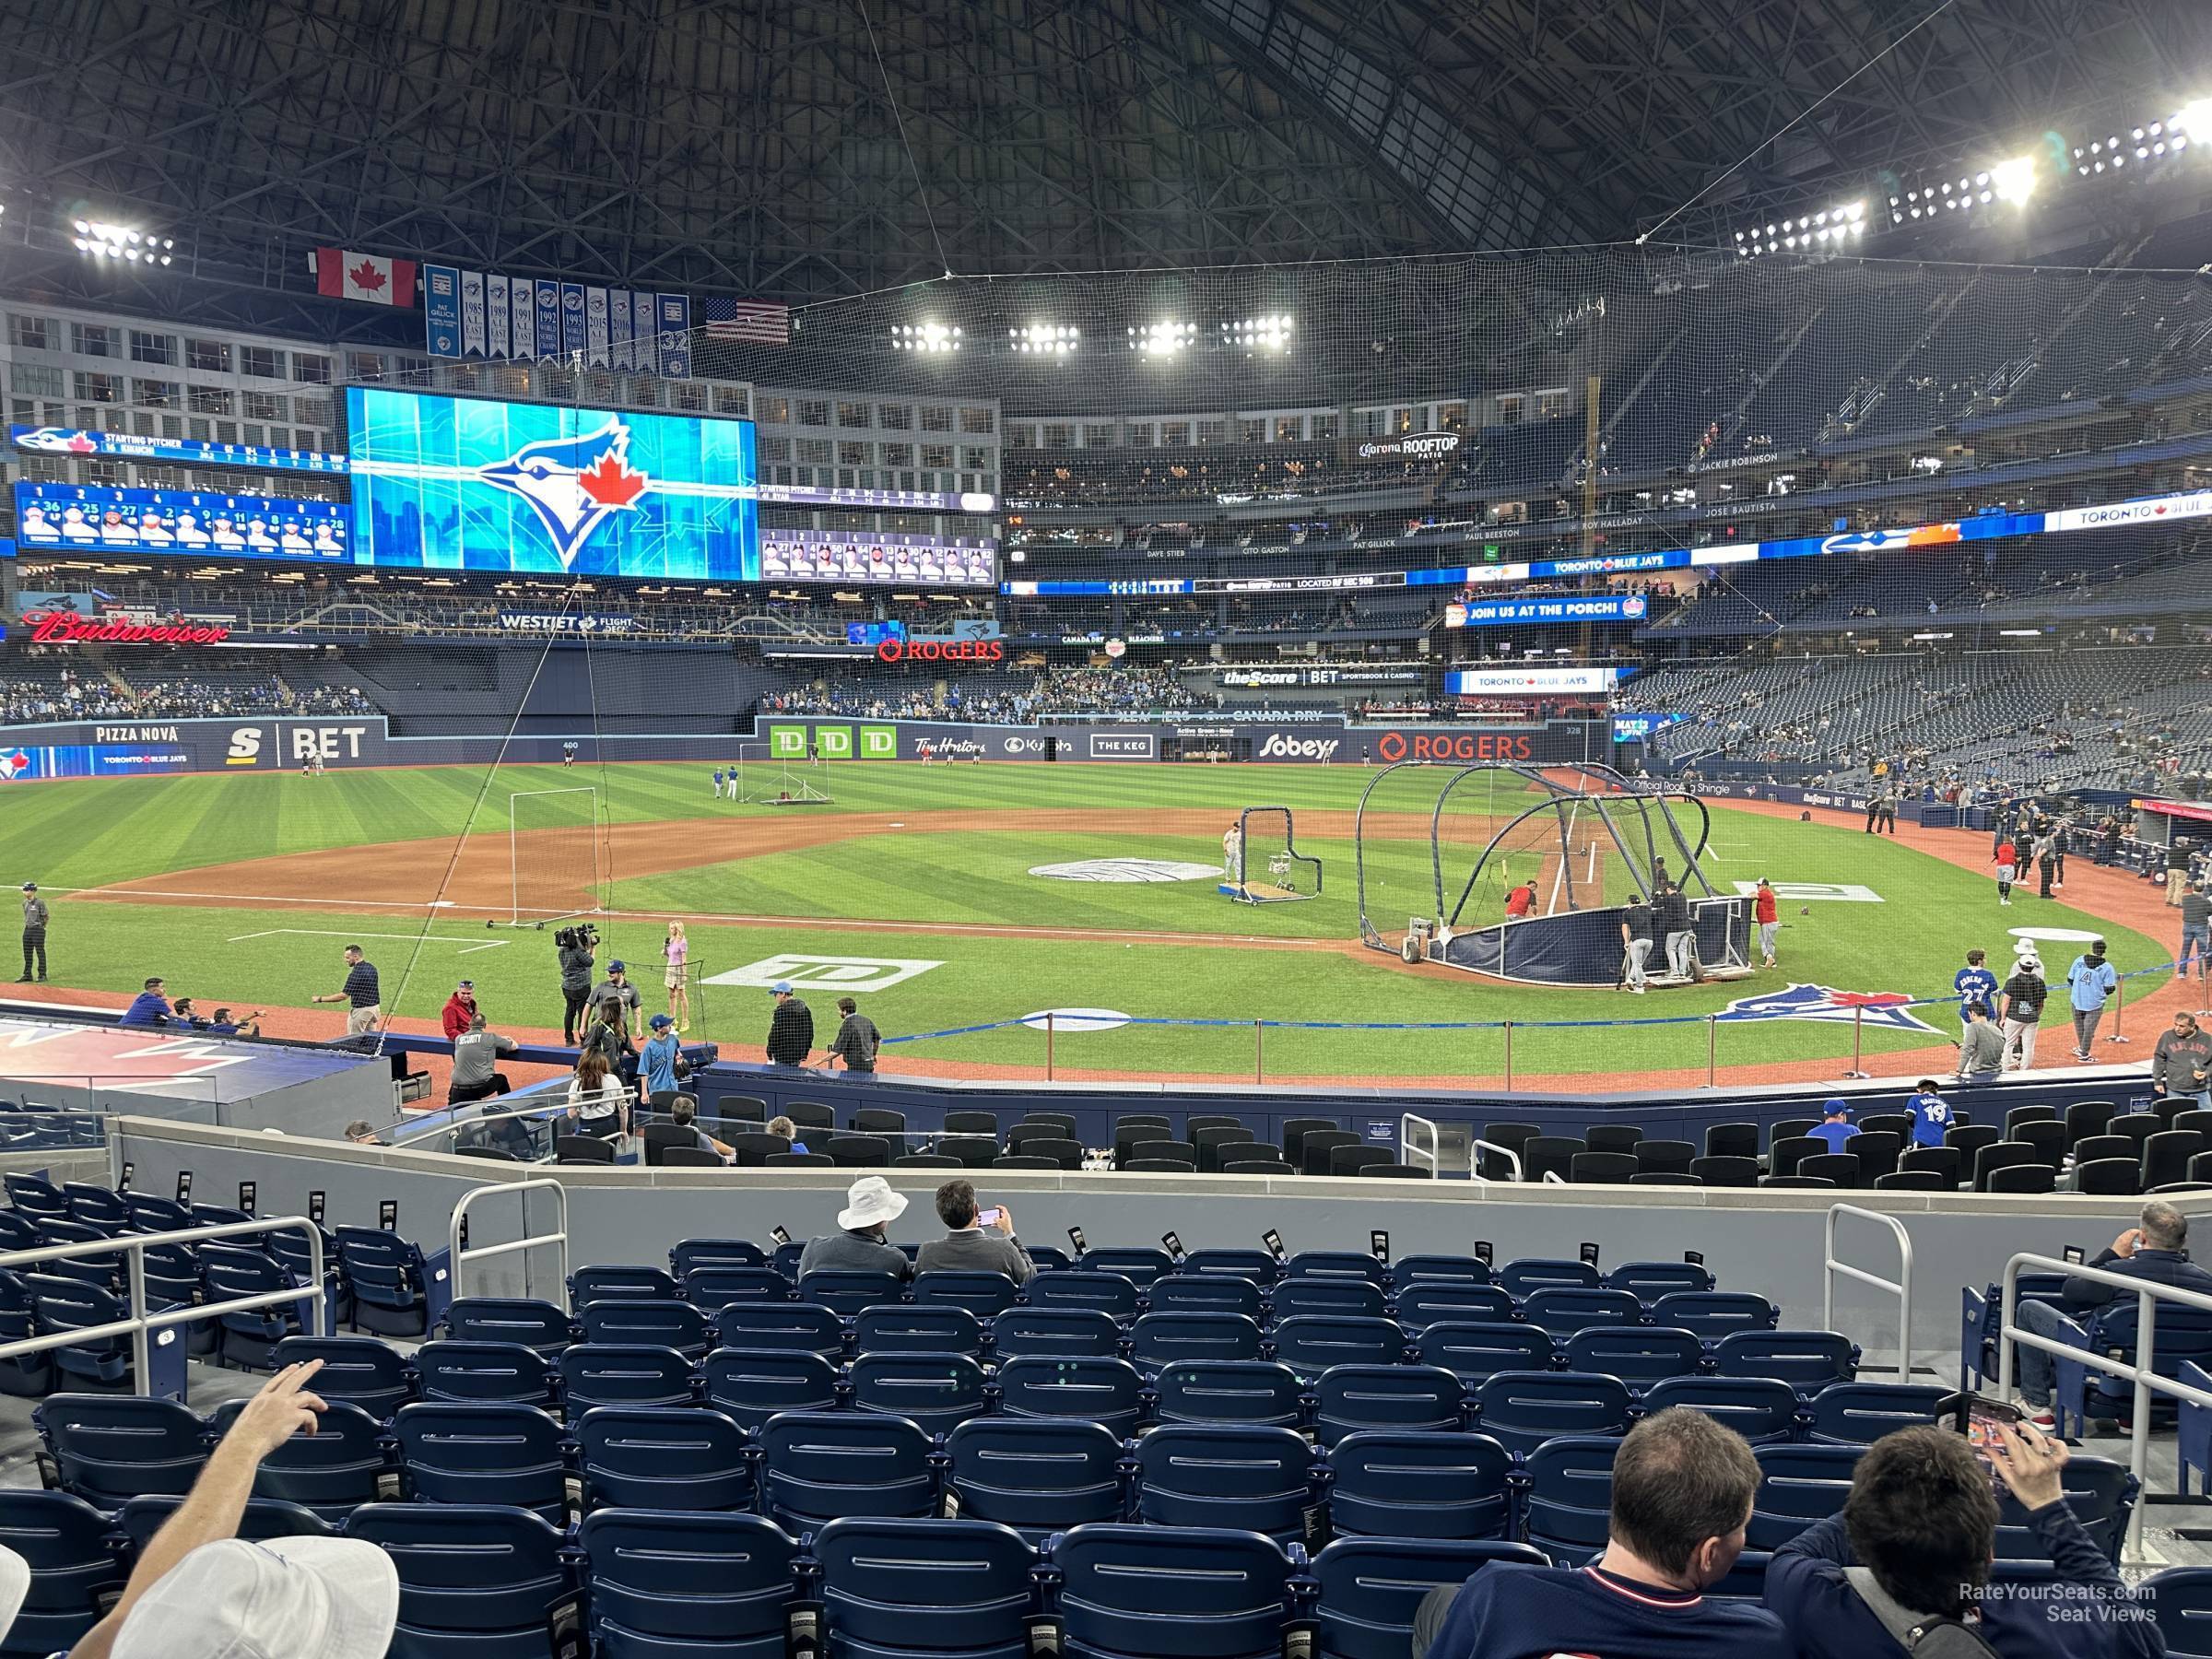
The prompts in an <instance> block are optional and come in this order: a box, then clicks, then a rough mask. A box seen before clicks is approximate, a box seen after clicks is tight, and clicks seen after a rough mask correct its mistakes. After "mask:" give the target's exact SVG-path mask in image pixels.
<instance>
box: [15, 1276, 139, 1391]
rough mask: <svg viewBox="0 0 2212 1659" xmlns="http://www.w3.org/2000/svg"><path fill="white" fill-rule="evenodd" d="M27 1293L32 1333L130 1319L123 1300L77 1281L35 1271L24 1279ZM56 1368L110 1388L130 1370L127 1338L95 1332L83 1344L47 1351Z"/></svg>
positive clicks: (88, 1327) (45, 1333)
mask: <svg viewBox="0 0 2212 1659" xmlns="http://www.w3.org/2000/svg"><path fill="white" fill-rule="evenodd" d="M24 1283H25V1285H26V1286H27V1287H28V1288H29V1294H30V1316H31V1332H32V1334H33V1335H39V1336H55V1335H61V1334H63V1333H64V1332H67V1331H83V1330H91V1329H95V1328H97V1327H99V1326H100V1325H106V1324H116V1323H117V1322H119V1321H121V1320H124V1319H127V1318H129V1317H130V1312H131V1311H130V1309H129V1307H128V1306H127V1305H126V1304H125V1303H124V1300H123V1298H121V1297H120V1296H116V1295H114V1294H112V1293H111V1292H109V1291H106V1290H101V1289H99V1288H96V1287H94V1286H91V1285H88V1284H86V1283H85V1282H84V1281H83V1280H82V1279H76V1278H65V1277H60V1276H58V1275H55V1274H48V1273H34V1274H31V1275H30V1276H29V1277H27V1278H26V1279H25V1280H24ZM46 1351H47V1352H48V1353H49V1354H50V1355H51V1356H52V1358H53V1365H54V1367H55V1369H56V1370H57V1371H61V1372H62V1373H63V1374H64V1375H65V1376H66V1377H69V1378H72V1379H75V1378H82V1379H84V1380H85V1381H86V1382H97V1383H100V1384H101V1385H102V1386H106V1387H112V1386H113V1385H115V1384H116V1383H119V1382H123V1381H124V1379H125V1378H126V1377H128V1376H129V1375H130V1374H131V1345H130V1340H129V1338H127V1337H123V1336H95V1337H88V1338H87V1339H86V1340H85V1341H83V1342H73V1343H69V1344H67V1345H65V1346H64V1347H56V1348H49V1349H48V1350H46Z"/></svg>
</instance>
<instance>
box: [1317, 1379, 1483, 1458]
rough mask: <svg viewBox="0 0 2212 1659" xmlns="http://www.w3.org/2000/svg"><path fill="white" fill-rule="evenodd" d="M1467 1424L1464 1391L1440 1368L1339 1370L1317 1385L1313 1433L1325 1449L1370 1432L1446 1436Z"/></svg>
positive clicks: (1457, 1380)
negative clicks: (1401, 1431) (1399, 1432)
mask: <svg viewBox="0 0 2212 1659" xmlns="http://www.w3.org/2000/svg"><path fill="white" fill-rule="evenodd" d="M1465 1420H1466V1391H1465V1386H1464V1385H1463V1384H1462V1383H1461V1382H1460V1380H1459V1378H1458V1377H1457V1376H1456V1375H1455V1374H1453V1372H1451V1371H1445V1370H1444V1369H1443V1368H1442V1367H1441V1366H1434V1365H1400V1364H1389V1365H1335V1366H1331V1367H1330V1368H1329V1369H1328V1370H1327V1371H1323V1372H1322V1373H1321V1375H1320V1376H1319V1377H1317V1378H1315V1379H1314V1380H1313V1432H1314V1436H1315V1438H1316V1439H1317V1440H1319V1441H1321V1443H1322V1445H1323V1446H1324V1447H1327V1446H1334V1445H1335V1443H1336V1442H1337V1441H1340V1440H1342V1439H1344V1438H1345V1437H1346V1436H1347V1435H1349V1434H1359V1433H1361V1432H1363V1431H1365V1430H1405V1431H1406V1432H1424V1433H1425V1432H1443V1431H1449V1430H1457V1429H1459V1428H1460V1426H1461V1425H1462V1424H1463V1423H1465Z"/></svg>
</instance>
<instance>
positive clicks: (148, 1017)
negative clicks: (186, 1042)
mask: <svg viewBox="0 0 2212 1659" xmlns="http://www.w3.org/2000/svg"><path fill="white" fill-rule="evenodd" d="M167 983H168V982H167V981H165V980H160V979H149V980H147V982H146V988H145V989H144V990H142V991H140V992H139V993H138V994H137V995H136V996H134V997H133V998H131V1006H129V1007H127V1008H125V1009H124V1011H123V1018H121V1019H119V1020H117V1021H116V1022H115V1023H116V1024H117V1025H126V1026H164V1025H167V1024H168V1023H169V1022H170V1019H171V1014H170V1011H169V997H168V996H167V994H165V987H166V985H167ZM315 1000H316V1001H317V1002H321V1001H322V1000H323V999H322V998H321V997H319V996H318V997H317V998H315Z"/></svg>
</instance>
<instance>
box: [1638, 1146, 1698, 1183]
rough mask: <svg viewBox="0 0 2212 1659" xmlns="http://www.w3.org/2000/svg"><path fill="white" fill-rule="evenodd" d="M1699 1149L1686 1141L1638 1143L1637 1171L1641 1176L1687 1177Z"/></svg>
mask: <svg viewBox="0 0 2212 1659" xmlns="http://www.w3.org/2000/svg"><path fill="white" fill-rule="evenodd" d="M1697 1155H1698V1149H1697V1147H1694V1146H1692V1145H1691V1144H1690V1143H1689V1142H1688V1141H1686V1140H1646V1141H1638V1142H1637V1143H1636V1170H1637V1173H1639V1174H1641V1175H1687V1174H1688V1173H1689V1168H1690V1165H1691V1164H1692V1163H1693V1162H1695V1161H1696V1159H1697Z"/></svg>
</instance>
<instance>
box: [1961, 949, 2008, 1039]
mask: <svg viewBox="0 0 2212 1659" xmlns="http://www.w3.org/2000/svg"><path fill="white" fill-rule="evenodd" d="M1951 989H1952V990H1953V991H1955V992H1957V993H1958V994H1959V1026H1960V1027H1961V1028H1962V1029H1963V1028H1964V1027H1965V1025H1966V1023H1967V1009H1968V1007H1969V1006H1971V1005H1972V1004H1974V1003H1977V1002H1980V1003H1986V1004H1988V1005H1989V1006H1992V1007H1994V1006H1996V1000H1997V976H1996V975H1995V974H1994V973H1992V972H1991V971H1989V952H1987V951H1986V950H1970V951H1968V952H1967V953H1966V966H1965V967H1963V968H1961V969H1959V971H1958V972H1957V973H1955V974H1953V975H1952V976H1951Z"/></svg>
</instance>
